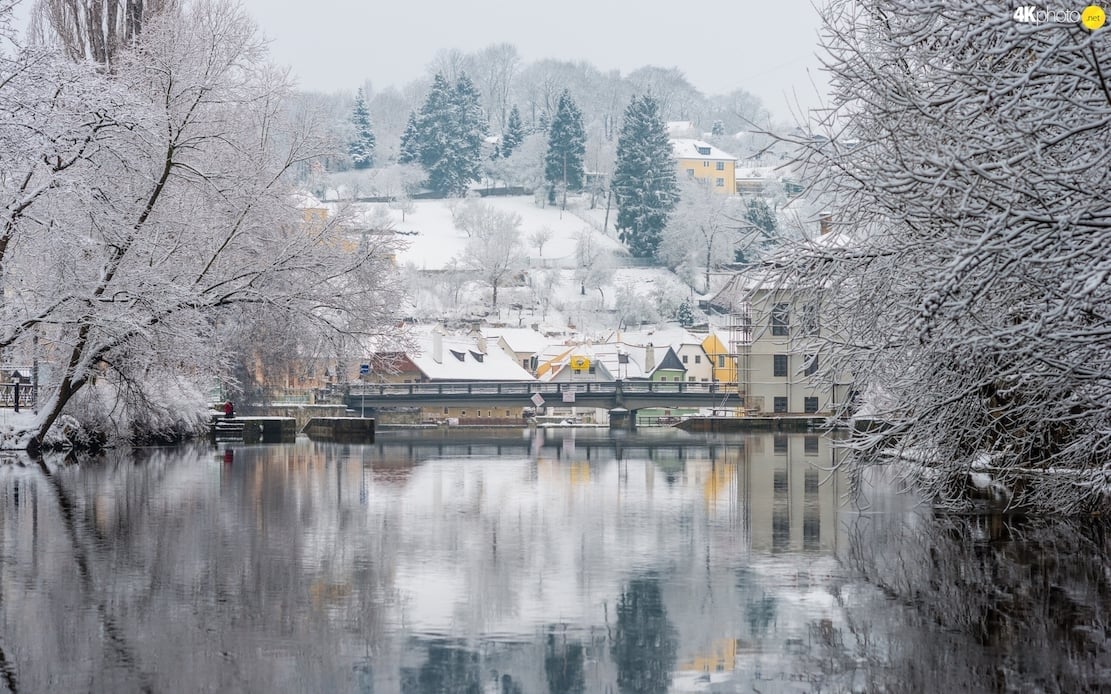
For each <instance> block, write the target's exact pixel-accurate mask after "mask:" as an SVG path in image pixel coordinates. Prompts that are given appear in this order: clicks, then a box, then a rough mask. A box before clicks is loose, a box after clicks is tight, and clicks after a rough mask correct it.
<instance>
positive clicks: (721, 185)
mask: <svg viewBox="0 0 1111 694" xmlns="http://www.w3.org/2000/svg"><path fill="white" fill-rule="evenodd" d="M714 185H715V186H717V187H718V188H724V187H725V179H724V178H719V179H716V180H715V181H714Z"/></svg>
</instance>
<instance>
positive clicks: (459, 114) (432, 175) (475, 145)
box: [399, 74, 486, 196]
mask: <svg viewBox="0 0 1111 694" xmlns="http://www.w3.org/2000/svg"><path fill="white" fill-rule="evenodd" d="M485 137H486V118H485V116H484V114H483V112H482V106H481V105H480V101H479V94H478V90H477V89H475V86H474V83H473V82H471V80H470V78H469V77H467V76H466V75H465V74H464V75H461V76H460V77H459V79H458V80H457V81H456V83H455V85H454V86H451V85H450V84H449V83H448V81H447V80H446V79H445V78H444V76H443V75H441V74H437V75H436V76H435V77H434V78H433V79H432V88H431V89H430V90H429V92H428V96H427V97H426V98H425V101H424V104H423V105H422V106H421V108H420V112H418V113H417V114H414V115H412V116H410V118H409V123H408V125H407V126H406V128H405V133H404V134H403V135H402V137H401V156H400V157H399V160H400V161H401V163H403V164H404V163H412V162H416V163H419V164H420V165H421V166H422V167H423V168H424V170H425V172H427V174H428V181H427V186H428V187H429V188H430V189H431V190H432V191H434V192H436V193H438V194H439V195H444V196H447V195H463V194H464V193H466V192H467V186H469V185H470V183H471V182H472V181H477V180H479V176H480V174H481V171H482V169H481V157H482V144H483V141H484V139H485Z"/></svg>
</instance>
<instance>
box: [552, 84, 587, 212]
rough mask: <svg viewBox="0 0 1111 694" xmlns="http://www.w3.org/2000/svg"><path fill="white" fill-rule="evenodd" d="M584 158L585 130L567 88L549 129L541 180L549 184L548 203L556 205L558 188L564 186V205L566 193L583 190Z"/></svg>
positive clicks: (561, 96) (580, 115)
mask: <svg viewBox="0 0 1111 694" xmlns="http://www.w3.org/2000/svg"><path fill="white" fill-rule="evenodd" d="M584 156H586V129H585V128H584V127H583V116H582V111H580V110H579V107H578V106H576V105H575V101H574V100H573V99H572V98H571V94H570V92H568V91H567V90H566V89H564V90H563V93H562V94H560V95H559V103H558V104H557V105H556V112H555V117H554V118H552V125H551V128H549V130H548V153H547V154H546V155H545V157H544V180H545V181H547V182H548V202H552V203H554V202H555V192H556V187H557V186H562V187H563V195H564V203H566V201H567V197H566V196H567V191H568V190H581V189H582V187H583V177H584V172H583V157H584Z"/></svg>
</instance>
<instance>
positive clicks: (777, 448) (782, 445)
mask: <svg viewBox="0 0 1111 694" xmlns="http://www.w3.org/2000/svg"><path fill="white" fill-rule="evenodd" d="M772 453H774V454H776V455H787V437H786V436H784V435H783V434H776V435H775V436H773V437H772Z"/></svg>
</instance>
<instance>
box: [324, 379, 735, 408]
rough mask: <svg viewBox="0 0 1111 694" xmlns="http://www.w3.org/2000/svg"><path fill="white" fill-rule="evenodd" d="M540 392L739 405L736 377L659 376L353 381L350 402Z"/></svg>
mask: <svg viewBox="0 0 1111 694" xmlns="http://www.w3.org/2000/svg"><path fill="white" fill-rule="evenodd" d="M536 395H539V396H540V397H541V398H543V400H544V403H543V404H544V405H545V406H549V407H551V406H555V407H561V406H568V405H575V406H583V407H601V408H605V409H609V410H613V409H617V408H624V409H626V410H631V411H635V410H639V409H642V408H646V407H672V408H679V407H716V408H726V407H741V406H742V403H743V400H744V397H743V394H742V393H741V392H740V388H739V384H737V383H723V382H714V383H696V382H687V383H682V382H667V381H661V382H655V381H571V382H567V383H541V382H538V381H442V382H437V383H383V384H378V385H369V384H368V385H363V386H351V388H350V390H349V391H348V392H347V394H346V395H345V396H344V403H345V404H346V405H347V407H348V408H351V409H359V408H364V407H369V408H374V407H402V406H410V407H450V406H453V405H461V404H466V405H475V406H491V407H496V406H498V405H503V406H504V405H509V406H518V407H527V406H530V405H532V402H531V400H532V398H534V397H535V396H536Z"/></svg>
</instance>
